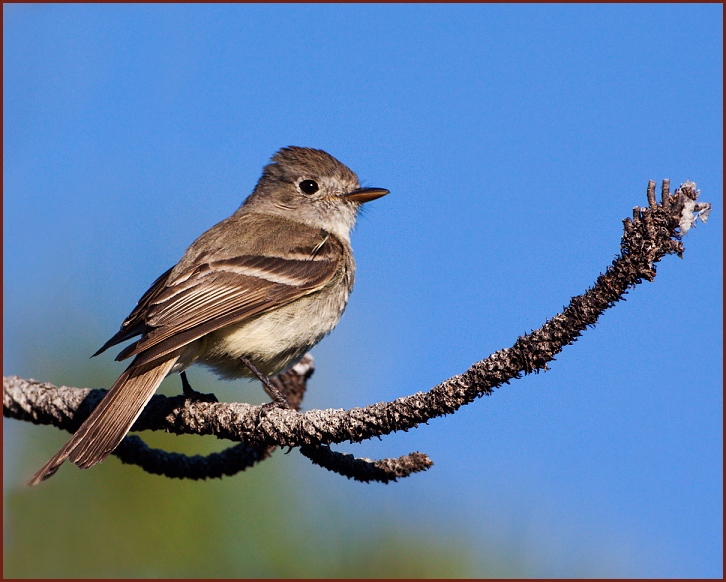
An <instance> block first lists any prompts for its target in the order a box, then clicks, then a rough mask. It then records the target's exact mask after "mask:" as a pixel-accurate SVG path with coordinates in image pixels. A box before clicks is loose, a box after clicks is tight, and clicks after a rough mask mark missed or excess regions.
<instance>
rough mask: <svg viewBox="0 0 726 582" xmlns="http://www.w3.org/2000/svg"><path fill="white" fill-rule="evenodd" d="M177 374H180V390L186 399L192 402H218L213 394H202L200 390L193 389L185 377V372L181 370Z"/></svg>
mask: <svg viewBox="0 0 726 582" xmlns="http://www.w3.org/2000/svg"><path fill="white" fill-rule="evenodd" d="M179 375H180V376H181V381H182V391H183V392H184V396H185V397H186V399H187V400H191V401H192V402H212V403H216V402H219V400H218V399H217V397H216V396H215V395H214V394H204V393H202V392H197V391H196V390H194V388H192V385H191V384H190V383H189V380H188V379H187V373H186V372H181V373H180V374H179Z"/></svg>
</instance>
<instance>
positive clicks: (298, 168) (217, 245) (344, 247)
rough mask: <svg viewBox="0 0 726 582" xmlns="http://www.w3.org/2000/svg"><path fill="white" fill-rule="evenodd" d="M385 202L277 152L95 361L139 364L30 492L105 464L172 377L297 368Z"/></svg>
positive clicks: (346, 287)
mask: <svg viewBox="0 0 726 582" xmlns="http://www.w3.org/2000/svg"><path fill="white" fill-rule="evenodd" d="M311 182H312V184H314V186H315V188H313V187H312V186H311V184H310V183H311ZM303 187H304V189H303ZM386 193H387V191H386V190H381V189H361V188H360V186H359V184H358V179H357V177H356V176H355V174H354V173H353V172H352V171H351V170H349V169H348V168H347V167H346V166H344V165H343V164H341V163H340V162H338V161H337V160H336V159H335V158H333V157H332V156H330V155H329V154H326V153H325V152H323V151H321V150H311V149H306V148H283V149H282V150H280V152H278V153H277V154H276V155H275V156H273V163H272V164H269V165H268V166H266V167H265V169H264V171H263V175H262V177H261V178H260V181H259V182H258V184H257V186H256V188H255V190H254V192H253V193H252V194H251V195H250V196H249V197H248V198H247V200H246V201H245V202H244V204H243V205H242V206H241V207H240V208H239V209H238V210H237V211H236V212H235V213H234V214H233V215H232V216H231V217H229V218H227V219H226V220H223V221H222V222H220V223H219V224H217V225H215V226H213V227H212V228H210V229H209V230H208V231H207V232H205V233H204V234H202V235H201V236H200V237H199V238H198V239H197V240H196V241H195V242H194V243H192V245H191V246H190V247H189V249H187V251H186V253H185V254H184V256H183V257H182V259H181V260H180V261H179V263H178V264H177V265H176V266H175V267H173V268H172V269H169V270H168V271H166V272H165V273H164V274H163V275H161V276H160V277H159V278H158V279H157V280H156V281H155V282H154V283H153V284H152V286H151V287H150V288H149V290H148V291H147V292H146V293H144V295H143V296H142V297H141V299H140V300H139V302H138V304H137V306H136V307H135V308H134V310H133V311H132V312H131V313H130V314H129V316H128V317H127V318H126V320H125V321H124V322H123V324H122V325H121V329H120V330H119V331H118V332H117V333H116V334H115V335H114V336H113V337H112V338H111V339H110V340H109V341H107V342H106V343H105V344H104V345H103V347H101V349H100V350H98V352H96V354H94V356H95V355H98V354H100V353H101V352H103V351H105V350H106V349H108V348H109V347H111V346H114V345H116V344H119V343H121V342H124V341H126V340H129V339H131V338H133V337H136V336H141V337H140V338H139V339H138V340H136V341H135V342H133V343H131V344H130V345H129V346H127V347H126V348H125V349H123V350H122V351H121V352H120V353H119V355H118V357H117V358H116V359H117V360H123V359H126V358H129V357H132V356H135V357H134V360H133V361H132V362H131V364H130V365H129V367H128V368H127V369H126V371H124V373H123V374H121V376H120V377H119V379H118V380H117V381H116V383H115V384H114V385H113V387H112V388H111V390H110V391H109V392H108V394H107V395H106V396H105V397H104V399H103V400H102V401H101V403H100V404H99V405H98V407H97V408H96V409H95V410H94V411H93V413H92V414H91V415H90V416H89V417H88V419H87V420H86V421H85V422H84V423H83V424H82V425H81V427H80V428H79V429H78V431H77V432H76V433H75V434H74V435H73V437H72V438H71V440H70V441H69V442H68V443H67V444H66V445H65V446H64V447H63V448H62V449H61V450H60V451H59V452H58V453H57V454H56V455H55V456H54V457H53V458H52V459H51V460H50V461H48V463H46V464H45V465H44V466H43V467H42V468H41V469H40V470H39V471H38V472H37V473H36V474H35V475H34V476H33V477H32V478H31V479H30V480H29V482H28V484H29V485H35V484H37V483H39V482H40V481H43V480H44V479H47V478H48V477H50V476H51V475H53V474H54V473H55V472H56V471H57V469H58V467H60V465H61V464H62V463H63V462H64V461H65V460H66V459H70V460H71V461H72V462H73V463H75V464H77V465H78V466H79V467H82V468H88V467H91V466H92V465H94V464H96V463H98V462H100V461H102V460H104V459H105V458H106V457H107V456H108V455H109V454H110V453H111V452H112V451H113V449H114V448H116V446H118V444H119V443H120V442H121V440H122V439H123V437H124V435H125V434H126V433H127V432H128V431H129V429H130V428H131V426H132V425H133V423H134V422H135V420H136V418H137V417H138V415H139V414H140V413H141V411H142V410H143V408H144V407H145V406H146V404H147V402H148V401H149V399H150V398H151V396H152V395H153V394H154V392H155V391H156V389H157V387H158V386H159V384H160V383H161V381H162V380H163V379H164V377H166V375H167V374H169V373H170V372H180V371H183V370H184V369H186V368H187V367H188V366H190V365H191V364H193V363H200V364H203V365H206V366H209V367H211V368H212V369H213V370H214V371H215V372H217V373H218V374H219V375H221V376H223V377H229V378H236V377H243V376H248V377H249V376H252V373H251V372H250V369H249V368H248V366H247V364H246V363H245V361H244V360H248V361H250V362H252V363H253V364H254V365H255V366H256V367H257V368H259V370H261V371H262V373H264V374H266V375H273V374H276V373H279V372H281V371H283V370H284V369H286V368H288V367H290V366H292V365H294V364H295V363H296V362H297V361H298V360H299V359H300V358H301V357H302V356H303V355H304V354H305V353H306V352H307V351H308V350H309V349H310V348H311V347H312V346H314V345H315V344H316V343H317V342H318V341H320V339H322V337H323V336H325V335H326V334H327V333H328V332H330V331H331V330H332V329H333V327H335V325H336V324H337V322H338V320H339V319H340V316H341V314H342V313H343V310H344V309H345V306H346V303H347V301H348V296H349V294H350V291H351V289H352V287H353V279H354V273H355V263H354V261H353V254H352V250H351V248H350V242H349V234H350V230H351V229H352V227H353V224H354V222H355V216H356V213H357V210H358V208H359V206H360V204H361V203H362V202H366V201H367V200H372V199H374V198H377V197H380V196H382V195H384V194H386Z"/></svg>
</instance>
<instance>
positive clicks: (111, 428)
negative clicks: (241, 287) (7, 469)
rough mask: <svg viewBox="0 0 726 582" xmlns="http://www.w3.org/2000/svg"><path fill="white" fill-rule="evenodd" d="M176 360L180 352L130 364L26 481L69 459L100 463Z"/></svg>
mask: <svg viewBox="0 0 726 582" xmlns="http://www.w3.org/2000/svg"><path fill="white" fill-rule="evenodd" d="M178 358H179V352H177V353H175V354H172V357H171V358H169V359H165V360H163V361H162V362H158V363H155V365H152V363H149V364H145V365H142V366H137V367H134V364H133V363H132V364H131V365H130V366H129V367H128V368H127V369H126V371H125V372H124V373H123V374H121V376H120V377H119V379H118V380H116V382H115V383H114V385H113V386H112V387H111V390H109V392H108V394H106V396H105V397H104V398H103V400H101V402H100V404H99V405H98V406H97V407H96V409H95V410H94V411H93V412H92V413H91V415H90V416H89V417H88V418H87V419H86V421H85V422H84V423H83V424H82V425H81V427H80V428H79V429H78V430H77V431H76V433H75V434H74V435H73V437H71V440H69V441H68V442H67V443H66V444H65V446H64V447H63V448H62V449H61V450H60V451H58V453H57V454H56V455H55V456H54V457H53V458H52V459H51V460H50V461H48V462H47V463H46V464H45V465H43V466H42V467H41V468H40V470H39V471H38V472H37V473H35V475H33V476H32V477H31V478H30V479H29V480H28V483H27V484H28V485H29V486H33V485H37V484H38V483H40V482H41V481H45V480H46V479H47V478H48V477H50V476H52V475H53V474H54V473H55V472H56V471H57V470H58V468H59V467H60V466H61V465H62V464H63V462H64V461H65V460H66V459H68V458H70V460H71V462H72V463H75V464H76V465H78V466H79V467H81V468H82V469H87V468H89V467H92V466H93V465H95V464H96V463H100V462H101V461H103V460H104V459H105V458H106V457H108V456H109V455H110V454H111V452H112V451H113V450H114V449H115V448H116V447H117V446H118V444H119V443H120V442H121V440H122V439H123V438H124V436H126V433H127V432H129V429H130V428H131V426H132V425H133V424H134V422H135V421H136V419H137V418H138V417H139V414H141V411H142V410H143V409H144V407H145V406H146V403H147V402H148V401H149V400H150V399H151V397H152V396H153V395H154V392H156V389H157V388H158V387H159V384H161V381H162V380H163V379H164V378H165V377H166V375H167V374H168V373H169V371H170V370H171V368H172V367H173V366H174V364H175V363H176V361H177V359H178Z"/></svg>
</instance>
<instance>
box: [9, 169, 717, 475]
mask: <svg viewBox="0 0 726 582" xmlns="http://www.w3.org/2000/svg"><path fill="white" fill-rule="evenodd" d="M698 194H699V192H698V191H697V190H696V185H695V184H694V183H692V182H686V183H685V184H683V185H682V186H681V187H680V188H679V189H678V190H676V192H675V193H673V194H671V193H670V184H669V182H668V181H667V180H666V181H664V182H663V186H662V189H661V203H660V204H658V203H657V202H656V198H655V182H653V181H651V182H649V184H648V189H647V200H648V207H646V208H641V207H635V208H634V209H633V218H632V219H630V218H626V219H625V220H624V221H623V226H624V235H623V238H622V240H621V244H620V249H621V254H620V255H619V256H617V257H616V258H615V260H613V262H612V264H611V265H610V266H609V267H608V268H607V270H606V272H605V273H604V274H601V275H600V276H599V277H598V278H597V281H596V283H595V285H594V287H592V288H591V289H588V290H587V291H586V292H585V293H584V294H582V295H579V296H577V297H573V298H572V300H571V301H570V303H569V305H568V306H567V307H566V308H565V309H564V311H563V312H562V313H560V314H558V315H556V316H555V317H553V318H552V319H550V320H548V321H547V322H546V323H545V324H544V325H543V326H542V327H541V328H539V329H538V330H536V331H533V332H532V333H530V334H526V335H524V336H522V337H520V338H518V339H517V341H516V342H515V343H514V345H513V346H512V347H510V348H506V349H503V350H500V351H498V352H495V353H494V354H492V355H491V356H489V357H488V358H486V359H485V360H482V361H480V362H477V363H476V364H474V365H473V366H472V367H471V368H469V370H467V371H466V372H464V373H463V374H460V375H457V376H454V377H452V378H449V379H448V380H446V381H444V382H442V383H441V384H439V385H438V386H436V387H434V388H432V389H431V390H429V391H428V392H425V393H423V392H418V393H416V394H413V395H411V396H406V397H403V398H399V399H397V400H395V401H393V402H387V403H386V402H382V403H378V404H372V405H370V406H366V407H365V408H354V409H351V410H347V411H346V410H311V411H309V412H305V413H300V412H299V411H298V410H296V409H297V408H299V406H300V402H301V401H302V396H303V395H304V391H305V382H306V381H307V378H308V377H309V376H310V374H312V370H313V366H312V359H310V360H303V361H301V363H300V364H298V366H296V367H295V368H293V369H292V370H290V371H289V372H286V373H285V374H283V375H281V376H280V377H278V378H275V379H274V383H275V387H276V388H277V389H278V390H280V391H281V392H283V393H284V394H285V395H286V397H287V398H288V400H289V402H290V403H291V405H292V406H293V408H294V409H282V408H269V407H266V408H262V407H260V406H252V405H249V404H243V403H211V402H201V401H190V400H187V399H185V398H184V397H183V396H182V397H174V398H167V397H164V396H161V395H156V396H154V398H153V399H152V400H151V402H150V403H149V404H148V405H147V407H146V409H145V410H144V412H143V413H142V415H141V416H140V417H139V419H138V420H137V422H136V424H135V425H134V427H133V430H165V431H168V432H173V433H176V434H213V435H215V436H217V437H218V438H224V439H228V440H231V441H233V442H242V443H244V445H243V446H239V447H232V448H231V449H228V451H229V452H228V451H225V452H224V453H217V454H216V455H217V456H210V457H207V458H201V457H199V458H197V457H191V458H190V457H184V456H183V455H176V454H169V453H162V452H161V451H158V452H155V451H150V450H146V451H145V450H144V449H143V447H142V446H141V445H139V444H134V441H133V440H131V441H130V442H129V443H127V444H125V445H124V446H123V447H119V449H121V450H118V449H117V451H116V454H118V455H119V456H121V457H122V459H124V460H126V461H127V462H134V463H136V464H139V465H140V466H142V467H143V468H144V469H145V470H148V471H151V472H157V473H161V474H164V475H167V476H175V477H189V478H202V477H211V476H220V475H222V474H231V472H236V471H237V470H242V469H244V468H246V467H247V466H250V465H251V464H254V463H255V462H258V461H260V460H262V459H263V458H266V456H268V455H269V454H270V452H271V451H272V448H274V447H275V446H285V447H300V450H301V452H302V453H303V455H305V456H306V457H308V458H309V459H310V460H312V461H313V462H314V463H315V464H318V465H321V466H323V467H325V468H328V469H330V470H333V471H336V472H338V473H340V474H342V475H345V476H348V477H351V478H354V479H357V480H360V481H371V480H375V481H380V482H388V481H393V480H395V479H397V478H400V477H405V476H408V475H410V474H412V473H414V472H417V471H422V470H425V469H427V468H429V467H430V466H431V465H432V463H431V461H430V460H429V459H428V457H426V456H425V455H422V454H421V453H412V454H410V455H407V456H404V457H400V458H398V459H383V460H379V461H371V460H368V459H354V458H353V457H352V456H351V455H345V454H342V453H336V452H333V451H331V450H330V449H329V448H328V447H327V445H330V444H334V443H342V442H344V441H351V442H359V441H363V440H366V439H369V438H371V437H375V436H382V435H385V434H389V433H392V432H395V431H401V430H404V431H405V430H408V429H410V428H414V427H416V426H418V425H419V424H420V423H425V422H427V421H428V420H430V419H432V418H435V417H437V416H441V415H444V414H450V413H452V412H454V411H456V410H457V409H458V408H460V407H461V406H463V405H465V404H468V403H469V402H472V401H473V400H475V399H476V398H478V397H481V396H483V395H489V394H491V393H492V391H493V389H494V388H497V387H499V386H501V385H502V384H505V383H509V382H510V381H511V380H514V379H518V378H521V377H522V375H526V374H530V373H532V372H538V371H540V370H546V369H547V364H548V362H550V361H552V360H553V359H554V357H555V356H556V355H557V354H558V353H559V352H560V351H561V350H562V349H563V348H564V347H565V346H566V345H569V344H572V343H573V342H575V341H576V340H577V338H578V337H579V336H580V334H581V333H582V332H583V331H584V330H585V329H586V328H587V327H588V326H593V325H594V324H595V323H596V321H597V319H598V317H599V316H600V315H601V314H602V313H603V312H604V311H605V310H606V309H608V308H609V307H612V306H613V305H614V304H615V303H616V302H618V301H619V300H621V299H622V298H623V297H624V295H625V294H626V293H627V291H628V289H629V288H631V287H635V286H636V285H638V284H639V283H641V282H642V281H643V280H644V279H645V280H648V281H652V280H653V279H654V277H655V274H656V269H655V265H656V263H657V262H658V261H660V260H661V259H662V258H663V257H664V256H666V255H668V254H677V255H678V256H682V254H683V250H684V248H683V244H682V242H681V237H682V235H683V234H685V233H686V232H688V230H689V229H690V228H691V227H693V226H694V225H695V223H696V221H697V220H698V219H699V218H700V219H701V220H702V221H703V222H706V220H707V218H708V213H709V211H710V209H711V206H710V204H706V203H698V202H697V198H698ZM3 388H4V391H3V414H4V415H5V416H6V417H11V418H17V419H20V420H26V421H30V422H34V423H36V424H52V425H54V426H57V427H59V428H63V429H66V430H69V431H71V432H72V431H74V430H75V429H76V428H78V426H79V425H80V423H81V422H82V421H83V420H84V419H85V418H86V417H87V416H88V414H89V412H90V411H91V410H92V409H93V407H94V406H95V405H96V404H97V403H98V401H100V399H101V398H102V396H103V394H104V393H105V392H104V391H100V390H93V391H91V390H84V389H78V388H67V387H61V388H56V387H55V386H52V385H50V384H41V383H39V382H36V381H33V380H23V379H21V378H17V377H9V378H8V377H6V378H4V381H3ZM127 440H128V437H127ZM144 447H145V445H144ZM220 455H221V457H220ZM137 459H141V460H137ZM220 459H222V460H220ZM230 459H234V461H232V460H230ZM235 463H236V465H235ZM192 465H194V466H199V467H203V468H202V469H199V470H197V469H188V470H187V469H185V468H184V467H186V466H189V467H191V466H192ZM233 466H234V467H237V469H234V470H233V469H230V467H233ZM162 467H167V468H166V469H162ZM230 471H231V472H230ZM193 475H201V477H200V476H193Z"/></svg>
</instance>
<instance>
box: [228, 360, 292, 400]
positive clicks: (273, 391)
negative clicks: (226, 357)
mask: <svg viewBox="0 0 726 582" xmlns="http://www.w3.org/2000/svg"><path fill="white" fill-rule="evenodd" d="M240 361H241V362H242V363H243V364H244V365H245V366H247V367H248V368H249V369H250V372H252V373H253V374H254V375H255V376H257V378H259V380H260V382H262V386H263V388H264V389H265V392H267V393H268V394H269V395H270V398H272V400H273V401H274V404H276V405H277V406H279V407H281V408H290V403H289V402H288V401H287V398H285V396H284V395H283V394H282V392H280V391H279V390H278V389H277V388H275V387H274V386H273V385H272V383H271V382H270V379H269V378H268V377H267V376H265V375H264V374H263V373H262V372H260V371H259V370H258V369H257V366H255V365H254V364H253V363H252V362H251V361H250V360H249V359H247V358H245V357H241V358H240Z"/></svg>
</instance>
